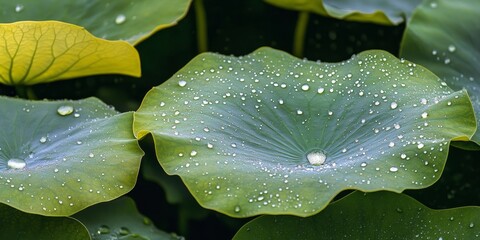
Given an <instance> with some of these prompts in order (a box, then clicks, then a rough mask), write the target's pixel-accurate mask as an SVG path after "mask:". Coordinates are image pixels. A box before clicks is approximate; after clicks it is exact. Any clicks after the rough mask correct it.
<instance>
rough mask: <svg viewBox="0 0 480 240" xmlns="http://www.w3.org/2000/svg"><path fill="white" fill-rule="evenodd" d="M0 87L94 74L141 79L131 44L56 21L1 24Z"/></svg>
mask: <svg viewBox="0 0 480 240" xmlns="http://www.w3.org/2000/svg"><path fill="white" fill-rule="evenodd" d="M0 39H1V41H0V56H2V57H1V58H0V66H1V67H0V83H3V84H7V85H33V84H38V83H47V82H52V81H57V80H63V79H69V78H75V77H82V76H89V75H94V74H113V73H117V74H125V75H131V76H135V77H139V76H140V57H139V55H138V53H137V51H136V50H135V48H134V47H132V46H131V45H130V44H128V43H126V42H123V41H107V40H104V39H100V38H96V37H94V36H93V35H91V34H90V33H89V32H87V31H86V30H85V29H84V28H82V27H79V26H76V25H72V24H67V23H63V22H56V21H43V22H31V21H24V22H16V23H11V24H0Z"/></svg>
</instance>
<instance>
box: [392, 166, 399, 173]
mask: <svg viewBox="0 0 480 240" xmlns="http://www.w3.org/2000/svg"><path fill="white" fill-rule="evenodd" d="M397 171H398V168H397V167H391V168H390V172H397Z"/></svg>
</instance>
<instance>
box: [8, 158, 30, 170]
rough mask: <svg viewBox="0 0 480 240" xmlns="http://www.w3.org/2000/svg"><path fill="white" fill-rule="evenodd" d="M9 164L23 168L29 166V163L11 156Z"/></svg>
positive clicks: (12, 166) (14, 167)
mask: <svg viewBox="0 0 480 240" xmlns="http://www.w3.org/2000/svg"><path fill="white" fill-rule="evenodd" d="M7 166H8V167H10V168H13V169H23V168H25V166H27V163H26V162H25V161H24V160H22V159H19V158H11V159H10V160H8V162H7Z"/></svg>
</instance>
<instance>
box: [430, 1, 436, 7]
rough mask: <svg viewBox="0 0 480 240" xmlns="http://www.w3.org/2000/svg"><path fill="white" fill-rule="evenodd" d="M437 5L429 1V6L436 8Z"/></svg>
mask: <svg viewBox="0 0 480 240" xmlns="http://www.w3.org/2000/svg"><path fill="white" fill-rule="evenodd" d="M437 6H438V5H437V3H436V2H431V3H430V7H431V8H437Z"/></svg>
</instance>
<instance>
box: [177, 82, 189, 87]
mask: <svg viewBox="0 0 480 240" xmlns="http://www.w3.org/2000/svg"><path fill="white" fill-rule="evenodd" d="M185 85H187V81H185V80H180V81H178V86H180V87H185Z"/></svg>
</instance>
